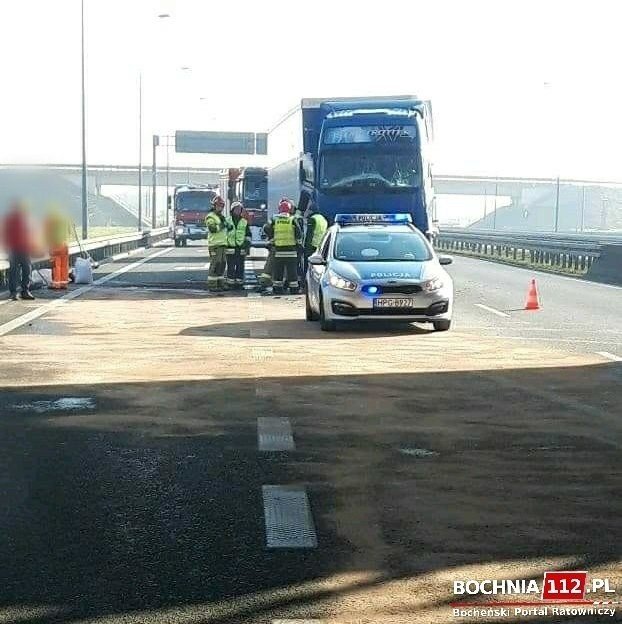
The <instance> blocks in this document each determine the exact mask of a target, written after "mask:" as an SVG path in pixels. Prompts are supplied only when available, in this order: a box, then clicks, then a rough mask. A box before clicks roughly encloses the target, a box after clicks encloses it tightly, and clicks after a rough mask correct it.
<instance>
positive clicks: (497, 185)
mask: <svg viewBox="0 0 622 624" xmlns="http://www.w3.org/2000/svg"><path fill="white" fill-rule="evenodd" d="M497 195H499V180H495V206H494V208H493V213H492V229H493V230H496V229H497Z"/></svg>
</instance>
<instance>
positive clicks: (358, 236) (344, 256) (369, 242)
mask: <svg viewBox="0 0 622 624" xmlns="http://www.w3.org/2000/svg"><path fill="white" fill-rule="evenodd" d="M335 258H336V259H337V260H343V261H345V262H423V261H425V260H430V259H431V258H432V256H431V254H430V250H429V248H428V246H427V244H426V242H425V240H424V239H423V237H422V236H421V235H419V234H418V233H417V232H413V231H412V230H409V231H405V232H391V231H378V230H375V231H374V230H370V231H364V232H348V231H343V232H339V233H338V234H337V238H336V241H335Z"/></svg>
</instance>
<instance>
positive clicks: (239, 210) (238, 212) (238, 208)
mask: <svg viewBox="0 0 622 624" xmlns="http://www.w3.org/2000/svg"><path fill="white" fill-rule="evenodd" d="M231 214H232V215H234V216H236V217H239V216H240V215H241V214H242V206H234V207H233V208H232V209H231Z"/></svg>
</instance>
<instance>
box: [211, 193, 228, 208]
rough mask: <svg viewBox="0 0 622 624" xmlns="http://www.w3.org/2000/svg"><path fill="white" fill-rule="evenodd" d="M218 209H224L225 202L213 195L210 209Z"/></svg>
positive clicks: (218, 196)
mask: <svg viewBox="0 0 622 624" xmlns="http://www.w3.org/2000/svg"><path fill="white" fill-rule="evenodd" d="M218 207H220V208H224V207H225V200H224V199H223V198H222V197H221V196H220V195H214V197H212V208H218Z"/></svg>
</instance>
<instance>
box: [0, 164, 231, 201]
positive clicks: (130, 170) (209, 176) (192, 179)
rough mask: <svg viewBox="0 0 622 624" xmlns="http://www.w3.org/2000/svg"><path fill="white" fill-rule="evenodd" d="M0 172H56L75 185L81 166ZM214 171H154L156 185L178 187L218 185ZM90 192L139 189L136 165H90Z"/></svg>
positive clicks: (147, 172) (147, 170)
mask: <svg viewBox="0 0 622 624" xmlns="http://www.w3.org/2000/svg"><path fill="white" fill-rule="evenodd" d="M0 169H22V170H24V169H26V170H37V171H45V172H48V173H56V174H57V175H59V176H62V177H63V178H65V179H66V180H69V181H70V182H73V183H74V184H76V185H78V186H79V185H80V184H81V179H82V178H81V176H82V167H81V165H74V164H43V165H11V164H0ZM218 171H219V169H216V168H206V167H203V168H197V167H169V168H168V170H167V169H166V168H164V167H158V169H157V180H156V184H157V186H166V185H167V182H168V185H169V186H175V185H177V184H188V183H192V184H217V183H218ZM87 183H88V189H89V193H93V194H95V195H100V194H101V188H102V186H138V166H137V165H89V166H88V173H87ZM151 184H152V178H151V167H149V166H143V185H144V186H151Z"/></svg>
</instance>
